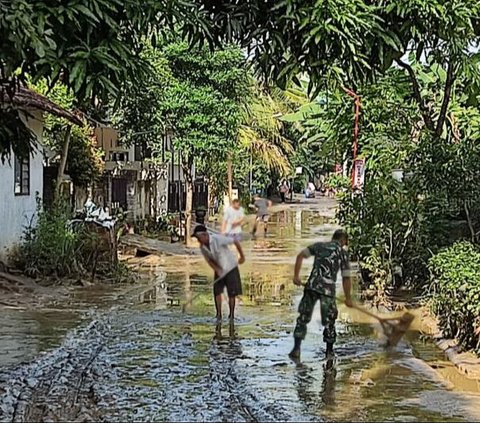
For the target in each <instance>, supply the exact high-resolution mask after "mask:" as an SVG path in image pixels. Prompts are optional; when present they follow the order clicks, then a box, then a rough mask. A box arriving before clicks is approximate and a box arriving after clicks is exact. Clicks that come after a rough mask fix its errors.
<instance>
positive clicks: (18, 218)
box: [0, 87, 82, 262]
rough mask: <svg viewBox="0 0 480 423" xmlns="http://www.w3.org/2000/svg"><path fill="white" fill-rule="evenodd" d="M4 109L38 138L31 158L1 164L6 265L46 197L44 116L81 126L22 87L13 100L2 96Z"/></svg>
mask: <svg viewBox="0 0 480 423" xmlns="http://www.w3.org/2000/svg"><path fill="white" fill-rule="evenodd" d="M5 107H9V108H13V109H16V110H18V112H19V116H20V118H21V119H22V121H23V122H24V123H25V125H26V126H27V127H28V128H29V129H30V130H31V131H32V132H33V134H34V135H35V137H36V139H37V146H36V148H35V150H34V152H33V153H32V154H31V155H30V156H29V157H24V158H20V157H17V156H15V154H13V153H12V154H11V155H10V157H9V159H7V160H6V161H5V162H4V163H2V162H0V181H1V184H0V199H1V200H0V224H1V230H0V261H3V262H6V261H7V258H8V251H9V250H10V249H11V248H12V247H13V246H14V245H15V244H17V243H19V242H20V241H21V238H22V235H23V233H24V230H25V227H27V226H29V225H30V224H33V223H34V222H35V215H36V211H37V198H38V199H41V198H42V196H43V178H44V171H43V165H44V159H43V149H42V139H43V114H44V113H51V114H53V115H55V116H58V117H62V118H65V119H68V120H69V121H70V122H72V123H74V124H77V125H82V121H81V120H80V119H79V118H78V117H76V116H75V115H74V114H72V113H70V112H69V111H67V110H65V109H63V108H61V107H60V106H58V105H57V104H55V103H53V102H52V101H50V100H48V99H47V98H46V97H44V96H42V95H40V94H38V93H36V92H34V91H31V90H29V89H27V88H25V87H19V88H18V89H17V90H16V92H15V95H14V96H13V97H12V96H9V95H8V94H6V93H3V94H0V110H1V109H2V108H5Z"/></svg>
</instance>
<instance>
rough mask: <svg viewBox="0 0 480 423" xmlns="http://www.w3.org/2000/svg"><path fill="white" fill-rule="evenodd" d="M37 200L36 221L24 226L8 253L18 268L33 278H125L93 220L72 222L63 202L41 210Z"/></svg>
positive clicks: (102, 233)
mask: <svg viewBox="0 0 480 423" xmlns="http://www.w3.org/2000/svg"><path fill="white" fill-rule="evenodd" d="M37 201H38V212H37V221H36V222H35V224H31V225H30V226H28V227H27V228H26V229H25V233H24V239H23V243H22V244H21V245H20V246H19V247H18V248H17V249H16V250H15V251H14V253H13V254H12V255H11V259H12V261H13V263H14V264H15V265H16V266H17V267H18V268H19V269H21V270H23V271H24V272H25V273H26V274H27V275H29V276H32V277H57V278H63V277H70V278H78V277H80V278H81V277H91V278H92V279H94V278H95V277H96V276H97V275H98V276H100V277H102V279H104V277H105V276H106V277H109V278H110V279H113V280H114V281H120V280H123V279H125V278H124V274H125V270H124V269H123V267H122V266H121V265H120V264H119V263H118V261H117V259H116V258H117V256H116V250H115V249H113V250H112V246H111V240H110V237H109V235H108V233H105V232H104V231H102V230H99V227H97V226H96V225H95V224H93V223H90V224H89V223H85V222H83V221H76V222H75V224H73V222H71V221H70V219H71V214H70V213H69V211H68V207H67V206H66V205H59V204H55V205H54V206H53V207H51V208H49V209H48V210H44V209H42V208H41V200H40V199H38V200H37ZM117 268H118V269H117ZM112 275H113V278H112ZM117 276H118V277H117Z"/></svg>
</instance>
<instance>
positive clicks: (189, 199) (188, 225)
mask: <svg viewBox="0 0 480 423" xmlns="http://www.w3.org/2000/svg"><path fill="white" fill-rule="evenodd" d="M185 185H186V188H187V193H186V194H187V195H186V200H185V244H186V245H187V246H189V245H191V239H190V238H191V233H192V204H193V179H192V178H191V175H189V177H187V178H186V181H185Z"/></svg>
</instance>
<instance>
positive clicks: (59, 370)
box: [0, 321, 108, 422]
mask: <svg viewBox="0 0 480 423" xmlns="http://www.w3.org/2000/svg"><path fill="white" fill-rule="evenodd" d="M107 333H108V326H107V325H106V323H102V322H99V321H93V322H91V323H90V324H89V325H87V326H86V327H83V328H80V329H78V330H75V331H73V332H72V333H71V334H70V336H69V337H68V338H67V339H66V340H65V342H64V344H63V345H62V346H60V347H59V348H57V349H55V350H53V351H51V352H49V353H46V354H43V355H41V356H39V357H38V358H37V359H36V360H34V361H32V362H31V363H29V364H24V365H19V366H16V367H14V368H10V369H5V370H3V371H2V372H0V389H1V391H3V393H1V394H0V410H1V412H0V420H1V421H11V422H24V421H78V420H81V421H84V420H98V418H99V417H100V415H99V413H98V410H97V407H96V404H95V403H96V398H95V383H96V379H98V374H99V371H98V369H96V368H95V361H96V359H97V357H98V355H99V353H100V351H101V350H102V348H103V347H104V345H105V343H106V340H107Z"/></svg>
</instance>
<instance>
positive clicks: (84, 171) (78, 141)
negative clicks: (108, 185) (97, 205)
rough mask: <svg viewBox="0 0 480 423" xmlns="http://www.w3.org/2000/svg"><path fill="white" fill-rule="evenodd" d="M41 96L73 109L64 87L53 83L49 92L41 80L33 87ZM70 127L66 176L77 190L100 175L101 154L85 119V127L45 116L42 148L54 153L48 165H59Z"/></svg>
mask: <svg viewBox="0 0 480 423" xmlns="http://www.w3.org/2000/svg"><path fill="white" fill-rule="evenodd" d="M32 89H34V90H35V91H38V92H39V93H40V94H44V95H47V96H48V98H49V99H50V100H52V101H53V102H55V103H56V104H58V105H60V106H61V107H63V108H65V109H67V110H73V107H74V102H75V97H74V95H73V93H72V92H71V91H70V90H69V89H68V88H67V87H66V86H65V85H63V84H59V83H57V84H55V86H53V87H52V89H51V90H49V89H48V87H47V85H46V83H45V81H44V80H42V81H39V82H38V83H37V84H35V85H34V86H32ZM69 126H70V127H71V132H70V137H71V138H70V144H69V149H68V152H67V163H66V173H67V174H68V175H69V176H70V178H71V180H72V182H73V183H74V185H75V186H77V187H87V186H88V185H89V184H91V183H93V182H94V181H95V180H96V179H97V178H98V177H99V176H100V174H101V171H102V162H101V154H102V153H101V151H100V150H99V149H98V148H97V147H96V146H95V139H94V137H93V135H92V133H93V130H92V128H91V127H90V126H89V125H88V123H87V121H86V120H84V126H83V127H79V126H77V125H72V124H71V123H70V122H68V121H66V120H65V119H63V118H57V117H55V116H52V115H49V114H46V115H45V117H44V126H43V129H44V133H43V140H42V143H43V146H44V147H47V148H48V149H49V150H50V151H51V152H53V154H54V157H53V159H52V160H51V163H55V164H58V161H59V157H60V156H61V154H62V150H63V145H64V143H65V134H66V131H67V128H68V127H69Z"/></svg>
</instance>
